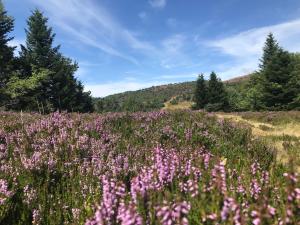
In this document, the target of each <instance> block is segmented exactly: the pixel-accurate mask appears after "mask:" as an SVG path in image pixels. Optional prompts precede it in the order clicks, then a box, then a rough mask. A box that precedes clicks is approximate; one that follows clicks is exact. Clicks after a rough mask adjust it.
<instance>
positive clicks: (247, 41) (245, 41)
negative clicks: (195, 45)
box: [200, 19, 300, 79]
mask: <svg viewBox="0 0 300 225" xmlns="http://www.w3.org/2000/svg"><path fill="white" fill-rule="evenodd" d="M299 27H300V19H298V20H292V21H289V22H285V23H280V24H277V25H272V26H265V27H260V28H254V29H250V30H247V31H243V32H240V33H238V34H235V35H232V36H230V37H226V38H223V39H219V40H215V41H208V42H202V45H204V46H206V47H207V46H208V47H209V48H213V49H214V50H216V51H217V52H218V53H222V54H224V55H227V56H230V57H231V59H230V63H228V64H220V65H216V71H217V72H218V73H219V74H220V75H221V77H222V78H223V79H228V78H232V77H235V76H240V75H245V74H248V73H251V72H253V71H255V70H256V69H257V68H258V64H259V58H260V57H261V55H262V49H263V46H264V42H265V39H266V36H267V35H268V34H269V33H270V32H272V33H273V34H274V36H275V38H276V39H277V40H278V41H279V44H280V45H281V46H282V47H283V48H285V49H287V50H289V51H293V52H297V51H300V42H299V40H300V29H299ZM200 43H201V42H200Z"/></svg>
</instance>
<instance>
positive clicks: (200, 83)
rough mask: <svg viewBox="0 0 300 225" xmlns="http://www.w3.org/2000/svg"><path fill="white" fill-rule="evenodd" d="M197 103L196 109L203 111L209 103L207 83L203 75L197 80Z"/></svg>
mask: <svg viewBox="0 0 300 225" xmlns="http://www.w3.org/2000/svg"><path fill="white" fill-rule="evenodd" d="M195 102H196V105H195V108H196V109H203V108H204V107H205V105H206V104H207V103H208V99H207V87H206V81H205V79H204V75H203V74H201V75H199V77H198V79H197V83H196V90H195Z"/></svg>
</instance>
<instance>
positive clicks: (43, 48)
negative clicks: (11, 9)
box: [0, 0, 93, 113]
mask: <svg viewBox="0 0 300 225" xmlns="http://www.w3.org/2000/svg"><path fill="white" fill-rule="evenodd" d="M13 29H14V19H13V18H12V17H11V16H9V15H8V14H7V11H5V8H4V5H3V3H2V1H1V0H0V107H1V108H2V109H5V110H26V111H38V112H40V113H48V112H53V111H57V110H59V111H69V112H91V111H93V103H92V97H91V95H90V92H84V87H83V84H82V83H81V82H80V81H79V80H77V79H76V78H75V76H74V74H75V72H76V71H77V69H78V64H77V63H76V62H74V61H72V60H71V59H70V58H68V57H65V56H64V55H63V54H62V53H61V52H60V46H54V43H53V42H54V38H55V33H54V32H53V30H52V28H51V27H49V26H48V18H46V17H45V16H44V15H43V13H42V12H40V11H39V10H34V11H33V12H32V14H31V16H30V17H29V18H28V20H27V28H26V29H25V32H26V44H25V45H21V50H20V52H19V56H17V57H16V56H15V55H14V51H15V49H16V47H11V46H10V44H9V42H10V41H12V40H13V37H11V36H10V33H11V32H12V31H13Z"/></svg>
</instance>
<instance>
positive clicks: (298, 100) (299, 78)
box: [288, 53, 300, 110]
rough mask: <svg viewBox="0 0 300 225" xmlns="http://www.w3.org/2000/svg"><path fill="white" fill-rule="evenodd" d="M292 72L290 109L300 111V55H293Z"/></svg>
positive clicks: (289, 85) (289, 87) (289, 86)
mask: <svg viewBox="0 0 300 225" xmlns="http://www.w3.org/2000/svg"><path fill="white" fill-rule="evenodd" d="M291 58H292V72H291V79H290V82H289V84H288V90H289V93H288V94H290V96H291V98H292V101H291V102H290V103H289V107H288V108H289V109H297V110H300V54H299V53H297V54H291Z"/></svg>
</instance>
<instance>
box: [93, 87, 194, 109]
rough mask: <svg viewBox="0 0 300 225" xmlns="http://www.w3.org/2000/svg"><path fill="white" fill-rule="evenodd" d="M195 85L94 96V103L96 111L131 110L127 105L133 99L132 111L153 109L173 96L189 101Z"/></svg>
mask: <svg viewBox="0 0 300 225" xmlns="http://www.w3.org/2000/svg"><path fill="white" fill-rule="evenodd" d="M195 85H196V84H195V82H184V83H179V84H168V85H162V86H157V87H150V88H146V89H142V90H138V91H128V92H124V93H121V94H114V95H110V96H107V97H104V98H95V99H94V105H95V109H96V111H97V112H122V111H127V109H129V111H132V109H131V108H128V105H130V104H131V103H132V102H133V101H134V102H135V103H136V106H135V108H134V111H146V112H147V111H153V110H157V109H161V108H162V107H164V103H165V102H167V101H169V100H171V99H172V98H173V97H174V96H176V98H178V102H180V101H190V100H191V99H192V96H193V93H194V90H195Z"/></svg>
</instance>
